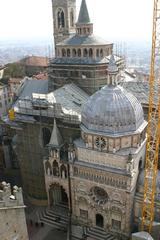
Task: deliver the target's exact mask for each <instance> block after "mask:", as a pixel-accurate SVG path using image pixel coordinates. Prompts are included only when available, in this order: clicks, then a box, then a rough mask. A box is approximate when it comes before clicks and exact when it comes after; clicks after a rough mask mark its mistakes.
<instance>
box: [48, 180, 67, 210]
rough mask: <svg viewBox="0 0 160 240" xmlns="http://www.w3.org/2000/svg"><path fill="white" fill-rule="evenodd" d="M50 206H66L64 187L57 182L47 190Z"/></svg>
mask: <svg viewBox="0 0 160 240" xmlns="http://www.w3.org/2000/svg"><path fill="white" fill-rule="evenodd" d="M49 200H50V206H55V205H65V206H67V207H68V196H67V193H66V192H65V189H64V188H63V187H62V186H60V185H59V184H54V185H52V186H51V187H50V190H49Z"/></svg>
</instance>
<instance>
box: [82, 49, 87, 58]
mask: <svg viewBox="0 0 160 240" xmlns="http://www.w3.org/2000/svg"><path fill="white" fill-rule="evenodd" d="M83 57H88V50H87V49H86V48H85V49H84V51H83Z"/></svg>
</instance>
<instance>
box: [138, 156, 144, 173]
mask: <svg viewBox="0 0 160 240" xmlns="http://www.w3.org/2000/svg"><path fill="white" fill-rule="evenodd" d="M142 168H143V162H142V157H141V158H140V160H139V164H138V170H139V171H140V170H142Z"/></svg>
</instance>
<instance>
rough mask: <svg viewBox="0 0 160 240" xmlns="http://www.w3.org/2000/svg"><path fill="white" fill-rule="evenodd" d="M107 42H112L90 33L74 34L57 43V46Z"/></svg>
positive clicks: (106, 43)
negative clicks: (83, 34)
mask: <svg viewBox="0 0 160 240" xmlns="http://www.w3.org/2000/svg"><path fill="white" fill-rule="evenodd" d="M108 44H112V43H111V42H107V41H106V40H104V39H102V38H100V37H97V36H95V35H94V34H92V35H88V36H80V35H74V36H72V37H70V38H67V39H65V40H64V41H62V42H60V43H58V44H57V46H88V45H94V46H105V45H108Z"/></svg>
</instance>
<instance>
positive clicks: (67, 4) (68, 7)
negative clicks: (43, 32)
mask: <svg viewBox="0 0 160 240" xmlns="http://www.w3.org/2000/svg"><path fill="white" fill-rule="evenodd" d="M52 10H53V28H54V42H55V50H56V45H57V43H59V42H61V41H63V40H64V39H66V38H68V37H69V36H70V35H72V34H73V33H75V22H76V0H52Z"/></svg>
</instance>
